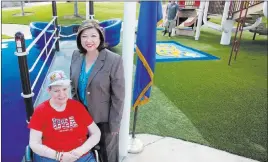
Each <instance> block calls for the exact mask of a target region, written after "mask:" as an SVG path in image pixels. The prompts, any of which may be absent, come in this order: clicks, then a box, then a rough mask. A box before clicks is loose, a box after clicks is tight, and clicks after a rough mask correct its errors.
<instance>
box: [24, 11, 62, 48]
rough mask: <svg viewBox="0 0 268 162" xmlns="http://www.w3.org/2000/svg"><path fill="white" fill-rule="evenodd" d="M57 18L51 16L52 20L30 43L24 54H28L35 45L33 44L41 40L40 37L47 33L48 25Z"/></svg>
mask: <svg viewBox="0 0 268 162" xmlns="http://www.w3.org/2000/svg"><path fill="white" fill-rule="evenodd" d="M56 18H57V16H53V19H52V20H51V21H50V22H49V23H48V24H47V26H46V27H45V28H44V29H43V30H42V32H41V33H39V35H38V36H37V37H36V38H35V39H34V41H32V43H31V44H30V45H29V46H28V47H27V49H26V52H27V53H28V52H29V51H30V50H31V48H32V47H33V46H34V45H35V43H36V42H37V41H38V40H39V39H40V38H41V36H42V35H43V34H44V33H45V32H46V31H47V29H48V28H49V27H50V25H51V24H52V23H53V22H54V21H55V20H56Z"/></svg>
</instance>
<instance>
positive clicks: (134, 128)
mask: <svg viewBox="0 0 268 162" xmlns="http://www.w3.org/2000/svg"><path fill="white" fill-rule="evenodd" d="M138 108H139V107H138V106H137V107H135V111H134V121H133V129H132V138H135V131H136V123H137V115H138Z"/></svg>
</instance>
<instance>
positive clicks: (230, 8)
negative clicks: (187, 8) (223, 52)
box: [195, 0, 264, 45]
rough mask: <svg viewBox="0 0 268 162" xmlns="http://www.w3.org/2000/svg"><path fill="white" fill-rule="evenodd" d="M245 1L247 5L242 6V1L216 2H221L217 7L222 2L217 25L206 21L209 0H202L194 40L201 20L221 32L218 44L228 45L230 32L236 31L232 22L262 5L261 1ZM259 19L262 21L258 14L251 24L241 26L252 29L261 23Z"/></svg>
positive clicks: (196, 38)
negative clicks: (204, 0)
mask: <svg viewBox="0 0 268 162" xmlns="http://www.w3.org/2000/svg"><path fill="white" fill-rule="evenodd" d="M246 2H247V6H243V5H244V1H226V2H218V3H221V5H218V6H219V7H222V6H223V3H224V10H223V12H222V22H221V25H219V24H215V23H212V22H208V21H207V15H208V11H209V4H210V2H209V1H206V2H203V1H202V2H201V3H200V7H199V11H198V15H199V16H198V24H197V29H196V35H195V40H198V39H199V36H200V27H201V22H202V20H203V22H204V23H205V25H206V26H208V27H209V28H212V29H214V30H217V31H220V32H222V37H221V42H220V44H222V45H229V44H230V41H231V36H232V32H236V31H237V27H233V25H234V23H235V22H236V21H239V20H240V19H244V18H245V17H247V16H248V15H250V14H254V13H256V12H258V11H261V10H262V9H263V6H264V2H263V1H254V0H253V1H246ZM215 3H216V2H215ZM220 9H221V8H220ZM246 10H247V12H246ZM261 21H262V17H261V15H260V16H259V17H258V18H257V19H256V21H255V22H254V23H253V24H251V25H249V26H246V27H243V30H250V29H254V28H256V27H257V26H258V25H259V24H260V23H261ZM240 30H241V28H240Z"/></svg>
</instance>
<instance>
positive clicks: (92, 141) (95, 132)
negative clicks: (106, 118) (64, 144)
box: [71, 122, 101, 157]
mask: <svg viewBox="0 0 268 162" xmlns="http://www.w3.org/2000/svg"><path fill="white" fill-rule="evenodd" d="M87 128H88V131H89V137H88V139H87V140H86V142H85V143H84V144H83V145H81V146H80V147H78V148H76V149H74V150H72V151H71V152H72V153H73V154H74V155H79V156H80V157H81V156H82V155H84V154H85V153H87V152H88V151H89V150H91V149H92V148H93V147H94V146H95V145H97V144H98V143H99V141H100V136H101V132H100V129H99V127H98V126H97V125H96V124H95V122H92V123H91V124H90V125H89V126H88V127H87Z"/></svg>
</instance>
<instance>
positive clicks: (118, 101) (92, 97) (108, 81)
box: [70, 49, 125, 132]
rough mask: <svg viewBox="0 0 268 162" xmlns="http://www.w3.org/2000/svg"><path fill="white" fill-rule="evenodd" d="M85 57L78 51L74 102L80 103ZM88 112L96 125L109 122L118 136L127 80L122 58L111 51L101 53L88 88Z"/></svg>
mask: <svg viewBox="0 0 268 162" xmlns="http://www.w3.org/2000/svg"><path fill="white" fill-rule="evenodd" d="M82 61H83V54H82V53H80V52H79V51H78V50H75V51H74V53H73V56H72V62H71V66H70V78H71V80H72V90H71V93H72V98H73V99H75V100H78V101H80V99H79V95H78V79H79V75H80V72H81V65H82ZM86 95H87V96H86V98H87V102H88V105H87V108H88V111H89V113H90V114H91V116H92V117H93V119H94V121H95V123H100V122H108V123H109V126H110V131H111V132H117V131H118V130H119V128H120V122H121V118H122V112H123V104H124V98H125V78H124V69H123V60H122V57H121V56H120V55H118V54H115V53H113V52H111V51H109V50H107V49H103V50H101V51H100V53H99V56H98V58H97V60H96V62H95V65H94V66H93V69H92V71H91V74H90V76H89V78H88V83H87V88H86Z"/></svg>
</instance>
